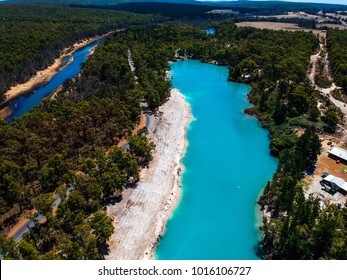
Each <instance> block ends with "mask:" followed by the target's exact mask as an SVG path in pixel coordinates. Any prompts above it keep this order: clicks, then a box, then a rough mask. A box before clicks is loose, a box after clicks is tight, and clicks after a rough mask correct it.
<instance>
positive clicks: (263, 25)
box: [236, 21, 326, 37]
mask: <svg viewBox="0 0 347 280" xmlns="http://www.w3.org/2000/svg"><path fill="white" fill-rule="evenodd" d="M236 25H237V26H239V27H255V28H260V29H272V30H285V31H305V32H310V31H312V32H313V33H314V34H319V36H320V37H326V33H325V32H322V31H321V30H314V29H307V28H301V27H299V26H298V25H297V24H294V23H285V22H270V21H244V22H238V23H236Z"/></svg>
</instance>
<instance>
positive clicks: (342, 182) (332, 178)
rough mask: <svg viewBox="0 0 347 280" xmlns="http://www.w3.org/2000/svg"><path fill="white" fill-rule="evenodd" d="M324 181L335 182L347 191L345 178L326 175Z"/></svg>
mask: <svg viewBox="0 0 347 280" xmlns="http://www.w3.org/2000/svg"><path fill="white" fill-rule="evenodd" d="M324 181H328V182H331V183H334V184H335V185H336V186H338V187H339V188H340V189H343V190H344V191H347V183H346V181H345V180H343V179H342V178H340V177H335V176H333V175H328V176H326V177H325V178H324Z"/></svg>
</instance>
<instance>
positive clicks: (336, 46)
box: [327, 29, 347, 94]
mask: <svg viewBox="0 0 347 280" xmlns="http://www.w3.org/2000/svg"><path fill="white" fill-rule="evenodd" d="M327 47H328V53H329V61H330V69H331V73H332V75H333V77H334V80H335V82H336V84H337V85H338V86H340V87H342V90H343V91H344V93H345V94H347V30H338V29H329V30H328V34H327Z"/></svg>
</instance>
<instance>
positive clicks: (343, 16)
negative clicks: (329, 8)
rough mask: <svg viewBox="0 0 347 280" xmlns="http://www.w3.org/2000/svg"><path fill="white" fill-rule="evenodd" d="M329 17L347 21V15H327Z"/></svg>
mask: <svg viewBox="0 0 347 280" xmlns="http://www.w3.org/2000/svg"><path fill="white" fill-rule="evenodd" d="M326 15H327V16H329V17H336V18H342V19H347V15H340V14H337V15H336V14H334V13H327V14H326Z"/></svg>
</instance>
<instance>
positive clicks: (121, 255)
mask: <svg viewBox="0 0 347 280" xmlns="http://www.w3.org/2000/svg"><path fill="white" fill-rule="evenodd" d="M160 111H161V112H163V113H162V114H159V115H160V116H159V117H158V120H157V124H156V127H155V128H154V131H153V133H151V134H150V137H149V140H150V141H153V142H154V143H155V144H156V149H155V151H154V153H153V160H152V161H151V163H150V166H149V168H146V169H143V170H142V171H141V175H140V182H139V184H138V185H137V187H136V188H135V189H134V190H125V191H124V193H123V200H122V202H120V203H117V204H116V205H109V206H108V208H107V213H108V214H109V215H110V216H112V217H115V220H114V225H115V228H116V232H115V234H114V235H112V236H111V238H110V240H109V246H110V253H109V255H108V256H106V258H107V259H149V258H153V249H154V248H155V246H156V245H157V242H158V238H160V236H161V235H162V234H163V232H164V230H165V225H166V222H167V220H168V219H169V218H170V216H171V213H172V210H173V208H174V207H175V205H176V204H177V202H178V200H179V197H180V176H179V170H180V168H181V166H180V160H181V158H182V156H183V154H184V151H185V147H186V130H187V127H188V124H189V122H190V120H191V113H190V108H189V105H188V103H187V102H186V101H185V100H184V97H183V96H182V95H181V94H180V93H179V92H178V91H177V90H176V89H173V90H171V97H170V99H169V100H168V101H167V102H166V103H165V104H164V105H163V106H161V107H160Z"/></svg>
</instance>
